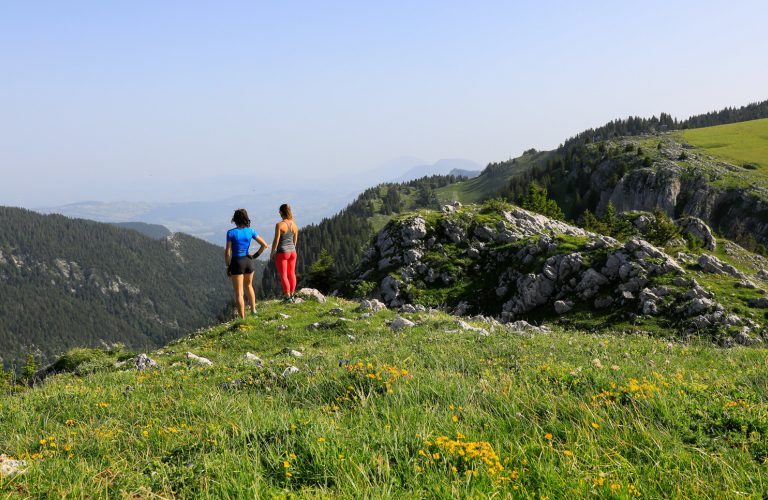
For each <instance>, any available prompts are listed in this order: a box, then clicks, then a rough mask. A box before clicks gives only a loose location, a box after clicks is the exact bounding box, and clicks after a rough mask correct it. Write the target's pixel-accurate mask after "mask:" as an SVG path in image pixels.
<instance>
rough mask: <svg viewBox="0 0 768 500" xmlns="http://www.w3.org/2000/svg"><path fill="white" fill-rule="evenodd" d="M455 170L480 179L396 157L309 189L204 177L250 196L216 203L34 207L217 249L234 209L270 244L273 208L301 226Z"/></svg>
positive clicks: (216, 189) (452, 166)
mask: <svg viewBox="0 0 768 500" xmlns="http://www.w3.org/2000/svg"><path fill="white" fill-rule="evenodd" d="M457 169H459V170H461V171H462V172H461V173H457V172H455V173H454V174H453V175H466V176H468V177H475V176H476V175H479V171H480V170H481V169H482V167H481V166H480V165H478V164H477V163H475V162H473V161H470V160H463V159H458V158H454V159H443V160H439V161H437V162H435V163H434V164H432V165H428V164H426V163H425V162H424V161H423V160H420V159H419V158H415V157H412V156H401V157H398V158H394V159H392V160H389V161H387V162H385V163H383V164H381V165H379V166H378V167H376V168H374V169H371V170H369V171H367V172H363V173H359V174H353V175H349V176H344V177H343V178H334V177H329V178H327V179H324V180H322V181H316V182H315V185H313V186H312V188H299V187H294V188H292V189H279V190H272V191H270V189H274V188H275V187H279V185H278V183H276V182H274V181H265V180H263V179H258V178H256V177H248V176H241V177H240V178H239V180H238V184H237V186H236V187H233V186H232V178H231V177H223V176H222V177H214V178H211V179H208V182H209V188H210V192H211V193H222V194H223V193H226V190H225V184H226V185H227V186H228V187H227V189H229V190H230V192H232V191H233V190H236V189H239V191H240V192H243V191H249V190H250V193H247V194H239V195H237V196H230V197H226V198H221V199H219V200H215V201H194V202H166V203H146V202H127V201H124V202H102V201H83V202H79V203H72V204H68V205H63V206H58V207H50V208H39V209H37V210H36V211H38V212H40V213H43V214H52V213H56V214H61V215H66V216H68V217H75V218H80V219H90V220H95V221H99V222H109V223H118V224H124V223H131V224H134V226H131V227H132V228H133V229H137V230H139V231H140V232H143V233H145V234H149V233H147V232H146V231H150V230H151V228H146V227H145V228H143V229H144V230H142V229H140V226H135V224H136V223H141V222H143V223H146V224H150V225H161V226H165V227H166V228H167V229H168V230H169V231H170V232H184V233H187V234H191V235H193V236H197V237H199V238H203V239H205V240H206V241H209V242H210V243H213V244H216V245H224V239H225V235H226V232H227V230H229V229H230V228H231V227H232V224H231V222H230V220H231V218H232V213H233V212H234V210H235V209H237V208H241V207H245V208H246V209H247V210H248V214H249V216H250V217H251V226H252V227H253V228H254V229H255V230H256V231H257V232H258V233H260V234H262V235H265V234H266V235H267V237H265V239H266V240H267V241H268V242H269V241H271V239H270V238H269V235H270V234H271V233H272V231H274V224H275V223H276V222H277V221H278V216H277V209H278V207H279V206H280V205H281V204H283V203H288V204H290V205H291V207H292V209H293V213H294V215H295V216H296V220H297V222H298V224H299V225H300V226H303V225H307V224H317V223H319V222H320V221H321V220H322V219H323V218H325V217H330V216H332V215H333V214H335V213H337V212H339V210H341V209H343V208H344V207H345V206H347V205H348V204H349V203H351V202H353V201H354V200H355V198H356V197H357V194H358V193H359V192H360V191H361V190H362V189H364V188H367V187H371V186H376V185H378V184H381V183H384V182H407V181H409V180H412V179H418V178H421V177H424V176H431V175H438V174H439V175H448V174H450V173H451V172H452V171H453V170H457ZM475 171H476V172H475ZM158 182H161V181H158ZM199 182H201V183H202V182H203V181H199ZM222 182H223V183H224V184H222ZM307 183H308V181H306V180H298V181H297V185H299V186H300V185H306V184H307ZM193 184H194V183H192V181H184V182H181V183H180V185H181V186H182V187H181V189H187V188H189V189H192V187H191V186H192V185H193ZM249 188H250V189H249ZM167 189H168V191H169V192H172V191H174V190H173V189H170V187H167ZM138 192H141V191H138ZM190 192H191V191H190ZM200 193H202V191H201V192H200ZM149 235H150V236H152V237H157V236H153V235H152V234H149Z"/></svg>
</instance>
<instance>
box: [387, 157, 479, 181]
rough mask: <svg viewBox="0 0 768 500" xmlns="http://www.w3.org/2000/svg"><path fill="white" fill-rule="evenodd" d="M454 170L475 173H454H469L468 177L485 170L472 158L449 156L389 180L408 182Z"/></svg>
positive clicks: (475, 175)
mask: <svg viewBox="0 0 768 500" xmlns="http://www.w3.org/2000/svg"><path fill="white" fill-rule="evenodd" d="M453 170H462V171H467V172H472V173H473V174H474V175H469V174H466V173H462V174H453V175H467V176H468V177H477V176H478V175H480V172H481V171H482V170H483V167H482V166H481V165H479V164H478V163H475V162H473V161H472V160H463V159H461V158H448V159H444V160H438V161H436V162H435V163H433V164H432V165H423V164H422V165H417V166H415V167H413V168H411V169H409V170H408V171H407V172H405V173H404V174H403V175H401V176H399V177H396V178H390V179H388V181H387V182H393V183H395V182H408V181H411V180H414V179H421V178H422V177H429V176H432V175H450V174H451V171H453Z"/></svg>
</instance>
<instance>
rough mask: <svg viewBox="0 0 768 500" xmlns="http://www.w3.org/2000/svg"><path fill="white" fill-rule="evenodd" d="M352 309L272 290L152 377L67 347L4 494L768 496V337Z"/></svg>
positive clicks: (21, 406)
mask: <svg viewBox="0 0 768 500" xmlns="http://www.w3.org/2000/svg"><path fill="white" fill-rule="evenodd" d="M356 306H357V304H356V303H354V302H348V301H344V300H342V299H329V302H328V303H327V304H319V303H317V302H314V301H309V302H305V303H303V304H292V305H280V304H278V303H276V302H268V303H259V304H258V307H257V309H258V315H257V316H254V317H252V318H250V319H248V320H246V321H240V320H239V321H234V322H230V323H226V324H222V325H219V326H216V327H214V328H210V329H206V330H202V331H200V332H197V333H196V334H194V335H192V336H190V337H186V338H183V339H180V340H179V341H175V342H173V343H171V344H170V345H169V346H167V347H166V348H164V349H163V350H162V351H153V352H150V353H149V355H150V356H151V357H152V358H154V359H156V360H157V361H158V362H159V366H158V367H157V369H153V370H145V371H143V372H137V371H125V367H123V368H114V367H113V366H112V364H113V363H114V362H115V361H117V360H120V359H125V358H127V357H128V354H121V353H106V354H105V353H103V352H101V351H98V352H97V351H75V352H72V353H70V354H69V355H68V356H69V357H68V358H63V360H64V361H62V366H65V365H66V366H68V368H69V369H70V370H73V371H71V372H68V373H63V374H59V375H57V376H56V377H55V378H52V379H49V380H47V381H46V382H45V383H44V385H42V386H41V387H38V388H35V389H33V390H29V391H26V392H24V393H22V394H18V395H7V394H5V395H1V396H0V452H2V453H5V454H7V455H9V456H12V457H13V458H21V459H24V460H26V461H27V468H26V472H25V473H23V474H19V475H15V476H12V477H7V476H6V477H3V478H2V479H0V497H2V498H86V497H87V498H91V499H93V498H105V499H106V498H132V499H139V498H142V499H143V498H169V499H170V498H217V499H221V498H456V497H469V496H472V497H473V498H536V499H540V498H753V499H754V498H766V495H767V494H768V475H767V474H768V468H766V460H767V459H768V384H766V378H765V373H766V368H767V364H768V362H767V361H766V355H765V354H766V352H765V349H763V348H754V347H750V348H734V349H721V348H717V347H714V346H713V345H712V344H710V343H708V342H706V341H705V340H703V339H698V338H697V337H693V338H692V339H691V340H689V341H687V342H684V343H683V342H679V341H670V340H668V339H663V338H659V337H655V338H654V337H649V336H647V335H644V334H643V333H642V332H639V331H626V330H625V331H611V330H608V331H607V332H605V333H603V334H599V335H596V334H590V333H586V332H584V331H581V330H578V329H562V328H555V329H554V330H553V331H552V332H550V333H532V332H517V331H512V330H509V329H507V328H504V327H499V326H498V325H496V326H493V325H491V324H487V323H477V322H472V321H471V320H470V323H471V324H473V325H475V326H477V327H482V328H485V329H487V330H488V331H489V333H490V335H489V336H487V337H485V336H480V335H479V334H478V333H477V332H474V331H470V330H461V329H460V327H459V326H457V325H456V324H455V323H454V322H455V318H454V317H451V316H448V315H446V314H444V313H441V312H432V313H422V314H412V315H403V316H406V317H409V318H410V319H412V320H413V321H414V322H415V323H416V326H415V327H413V328H407V329H404V330H401V331H399V332H394V331H392V329H391V327H390V325H388V321H390V320H392V319H394V318H395V317H396V313H395V312H394V311H391V310H386V311H382V312H379V313H375V314H372V315H370V316H369V317H360V313H359V312H356V311H354V309H355V308H356ZM339 318H345V319H347V320H348V321H342V320H339ZM323 321H324V322H326V323H325V324H326V327H325V328H321V329H316V330H307V329H306V327H307V326H308V325H310V324H312V323H316V322H323ZM291 350H295V351H297V352H299V353H301V354H302V356H301V357H294V356H292V355H291V354H290V351H291ZM185 352H192V353H194V354H196V355H199V356H204V357H206V358H209V359H210V360H212V362H213V365H212V366H205V365H201V364H199V363H198V362H196V361H194V359H191V358H187V357H185V355H184V353H185ZM246 352H251V353H254V354H256V355H258V356H259V357H260V358H261V360H262V362H261V363H258V362H256V361H249V360H247V359H246V358H244V355H245V353H246ZM290 366H294V367H296V369H298V372H297V373H293V374H286V375H285V376H284V375H282V374H283V372H284V370H286V369H287V368H288V367H290Z"/></svg>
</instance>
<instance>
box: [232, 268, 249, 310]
mask: <svg viewBox="0 0 768 500" xmlns="http://www.w3.org/2000/svg"><path fill="white" fill-rule="evenodd" d="M251 277H253V275H251ZM232 287H233V288H234V289H235V304H236V305H237V313H238V314H239V315H240V317H241V318H245V301H244V300H243V275H242V274H233V275H232Z"/></svg>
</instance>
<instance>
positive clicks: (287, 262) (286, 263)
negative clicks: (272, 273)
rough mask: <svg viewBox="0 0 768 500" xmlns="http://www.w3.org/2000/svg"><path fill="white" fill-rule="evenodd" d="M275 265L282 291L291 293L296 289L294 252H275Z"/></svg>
mask: <svg viewBox="0 0 768 500" xmlns="http://www.w3.org/2000/svg"><path fill="white" fill-rule="evenodd" d="M275 265H276V266H277V272H278V273H280V281H282V284H283V293H285V294H286V295H293V292H294V291H295V290H296V272H295V271H296V252H288V253H278V254H275Z"/></svg>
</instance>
